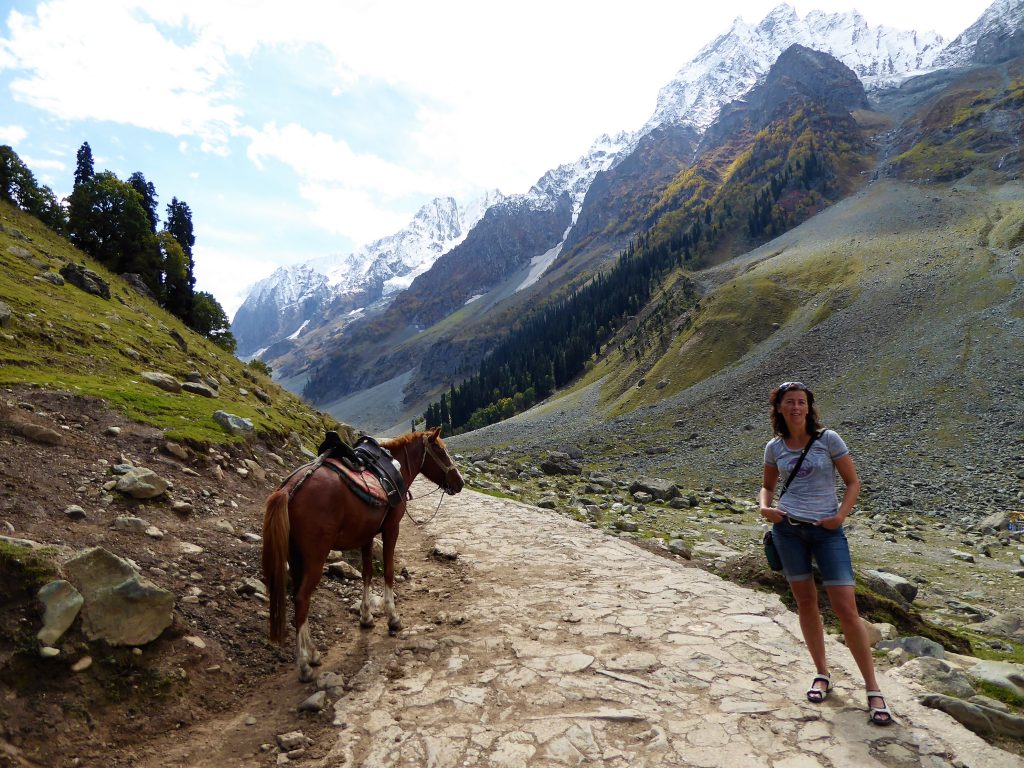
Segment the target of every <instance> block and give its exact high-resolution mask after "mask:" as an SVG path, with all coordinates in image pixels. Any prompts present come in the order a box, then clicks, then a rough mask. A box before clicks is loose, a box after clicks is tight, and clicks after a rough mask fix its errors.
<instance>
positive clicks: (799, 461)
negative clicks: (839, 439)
mask: <svg viewBox="0 0 1024 768" xmlns="http://www.w3.org/2000/svg"><path fill="white" fill-rule="evenodd" d="M822 433H824V430H822ZM818 437H820V434H819V433H818V432H815V433H814V434H812V435H811V439H810V440H808V441H807V445H806V446H805V447H804V450H803V453H801V454H800V458H799V459H797V460H796V464H794V465H793V471H792V472H790V473H789V477H787V478H786V482H785V484H784V485H783V486H782V490H781V491H780V492H779V500H780V501H781V499H782V494H784V493H785V492H786V491H788V490H789V484H790V483H792V482H793V478H794V477H796V473H797V472H799V471H800V466H801V465H802V464H803V463H804V459H805V458H807V452H808V451H809V450H811V446H812V445H814V441H815V440H817V439H818Z"/></svg>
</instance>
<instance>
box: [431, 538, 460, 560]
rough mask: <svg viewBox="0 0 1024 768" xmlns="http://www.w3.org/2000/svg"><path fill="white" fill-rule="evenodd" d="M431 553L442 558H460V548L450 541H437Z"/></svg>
mask: <svg viewBox="0 0 1024 768" xmlns="http://www.w3.org/2000/svg"><path fill="white" fill-rule="evenodd" d="M431 554H432V555H433V556H434V557H437V558H440V559H441V560H458V559H459V550H458V549H456V547H455V545H454V544H453V543H452V542H450V541H439V542H437V544H435V545H434V549H433V550H432V551H431Z"/></svg>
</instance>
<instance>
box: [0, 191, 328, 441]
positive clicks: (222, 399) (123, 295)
mask: <svg viewBox="0 0 1024 768" xmlns="http://www.w3.org/2000/svg"><path fill="white" fill-rule="evenodd" d="M68 262H72V263H76V264H83V265H85V266H86V267H87V268H89V269H91V270H93V271H94V272H96V273H97V274H99V275H100V276H101V277H102V278H103V279H104V280H105V281H106V282H107V283H108V284H109V285H110V292H111V298H110V299H104V298H101V297H99V296H94V295H92V294H89V293H86V292H85V291H83V290H80V289H79V288H76V287H75V286H73V285H71V284H70V283H65V284H64V285H56V284H54V283H53V282H50V281H49V280H46V279H43V277H42V276H43V275H44V274H45V273H51V274H55V273H57V271H58V270H59V269H60V268H61V267H62V266H63V265H64V264H66V263H68ZM0 301H2V302H4V303H5V304H6V305H7V306H9V307H10V309H11V311H12V316H11V319H10V320H9V322H8V323H7V324H6V325H5V326H4V327H2V328H0V386H11V385H24V384H28V385H32V386H41V387H46V388H52V389H58V390H65V391H68V392H72V393H75V394H79V395H91V396H95V397H99V398H102V399H103V400H105V401H107V402H109V403H110V404H111V405H113V406H114V407H116V408H117V409H118V410H120V411H122V412H123V413H124V414H125V415H126V416H127V417H129V418H130V419H132V420H135V421H138V422H141V423H143V424H148V425H150V426H153V427H157V428H159V429H161V430H163V431H164V433H165V434H166V435H167V437H168V438H171V439H174V440H179V441H186V442H192V443H198V444H209V443H229V442H238V441H240V440H242V438H241V437H237V436H232V435H230V434H229V433H228V432H226V431H225V430H224V429H223V428H222V427H221V426H220V425H219V424H217V422H215V421H214V420H213V413H214V412H215V411H218V410H223V411H227V412H229V413H233V414H235V415H237V416H241V417H243V418H246V419H251V420H252V422H253V425H254V427H255V431H256V433H257V434H258V435H262V436H268V437H269V436H276V437H286V436H287V435H289V434H290V433H291V432H297V433H298V434H299V435H300V436H302V437H303V438H304V439H306V440H307V441H308V442H313V441H315V440H317V438H316V435H318V434H322V432H323V429H324V425H325V417H324V416H322V415H321V414H319V413H318V412H316V411H315V410H314V409H311V408H309V407H308V406H306V405H304V404H303V403H302V402H301V401H300V400H299V399H298V398H297V397H295V396H294V395H292V394H290V393H288V392H286V391H285V390H283V389H281V388H280V387H277V386H276V385H274V384H272V383H271V382H270V380H269V379H268V378H267V377H266V376H263V375H261V374H259V373H257V372H256V371H255V370H254V369H252V368H250V367H247V366H245V365H244V364H242V363H241V362H240V361H239V360H238V359H237V358H235V357H234V356H233V355H231V354H229V353H227V352H225V351H224V350H222V349H221V348H219V347H217V346H216V345H214V344H213V343H211V342H209V341H208V340H206V339H205V338H203V337H201V336H199V335H197V334H195V333H194V332H192V331H191V330H189V329H188V328H187V327H186V326H185V325H184V324H183V323H181V321H179V320H178V319H177V318H175V317H174V316H172V315H171V314H169V313H167V312H165V311H164V310H162V309H161V308H160V307H158V306H157V305H156V304H155V303H154V302H153V301H151V300H149V299H148V298H145V297H143V296H141V295H140V294H138V293H136V292H135V291H134V290H133V289H132V288H131V287H129V286H128V284H127V283H125V282H124V281H123V280H122V279H121V278H119V277H117V276H116V275H113V274H111V273H110V272H108V271H107V270H105V269H104V268H103V267H102V266H100V265H99V264H98V263H96V262H95V261H93V260H91V259H89V258H88V257H86V256H85V255H84V254H82V253H81V252H80V251H78V250H77V249H75V248H74V247H73V246H72V245H71V244H70V243H69V242H68V241H67V240H65V239H64V238H62V237H60V236H58V235H56V234H55V233H53V232H52V231H50V230H49V229H47V228H46V227H44V226H43V225H42V224H41V223H40V222H39V221H37V220H36V219H34V218H33V217H31V216H28V215H26V214H24V213H22V212H20V211H18V210H17V209H15V208H13V207H12V206H10V205H8V204H6V203H0ZM145 371H158V372H163V373H167V374H170V375H172V376H174V377H176V378H177V379H179V380H180V381H184V380H185V377H186V375H188V374H189V373H192V372H198V373H199V374H200V375H201V376H202V377H203V378H204V379H206V378H212V379H214V380H216V381H217V382H219V384H220V386H219V392H218V396H217V397H216V398H208V397H204V396H201V395H196V394H190V393H188V392H180V393H177V394H172V393H170V392H166V391H164V390H162V389H160V388H158V387H156V386H154V385H153V384H150V383H148V382H147V381H145V380H144V379H142V378H141V377H140V374H141V373H143V372H145ZM257 388H258V389H260V390H261V391H262V392H264V393H266V394H267V395H269V400H270V402H269V403H267V402H264V401H262V400H260V399H259V398H258V397H257V395H256V394H255V391H256V389H257Z"/></svg>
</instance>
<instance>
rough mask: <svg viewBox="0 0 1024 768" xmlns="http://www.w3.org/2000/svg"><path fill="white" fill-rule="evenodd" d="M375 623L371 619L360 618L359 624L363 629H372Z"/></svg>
mask: <svg viewBox="0 0 1024 768" xmlns="http://www.w3.org/2000/svg"><path fill="white" fill-rule="evenodd" d="M376 625H377V623H376V622H375V621H374V620H373V619H360V620H359V626H360V627H362V628H363V629H373V628H374V627H375V626H376Z"/></svg>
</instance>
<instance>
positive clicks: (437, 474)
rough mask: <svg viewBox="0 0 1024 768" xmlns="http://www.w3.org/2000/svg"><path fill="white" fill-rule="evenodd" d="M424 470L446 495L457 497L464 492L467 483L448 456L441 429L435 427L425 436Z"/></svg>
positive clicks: (424, 473)
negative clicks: (456, 495)
mask: <svg viewBox="0 0 1024 768" xmlns="http://www.w3.org/2000/svg"><path fill="white" fill-rule="evenodd" d="M423 450H424V455H423V469H422V470H421V471H422V473H423V475H424V477H426V478H427V479H428V480H431V481H433V482H434V483H436V484H437V485H438V486H440V487H441V488H442V489H443V490H444V492H445V493H448V494H451V495H453V496H454V495H455V494H456V493H458V492H459V491H461V490H462V487H463V486H464V485H465V483H464V482H463V480H462V473H460V472H459V468H458V467H456V466H455V462H454V461H452V457H451V456H450V455H449V454H448V448H447V447H445V444H444V440H442V439H441V428H440V427H434V429H432V430H430V431H429V432H425V433H424V436H423Z"/></svg>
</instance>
